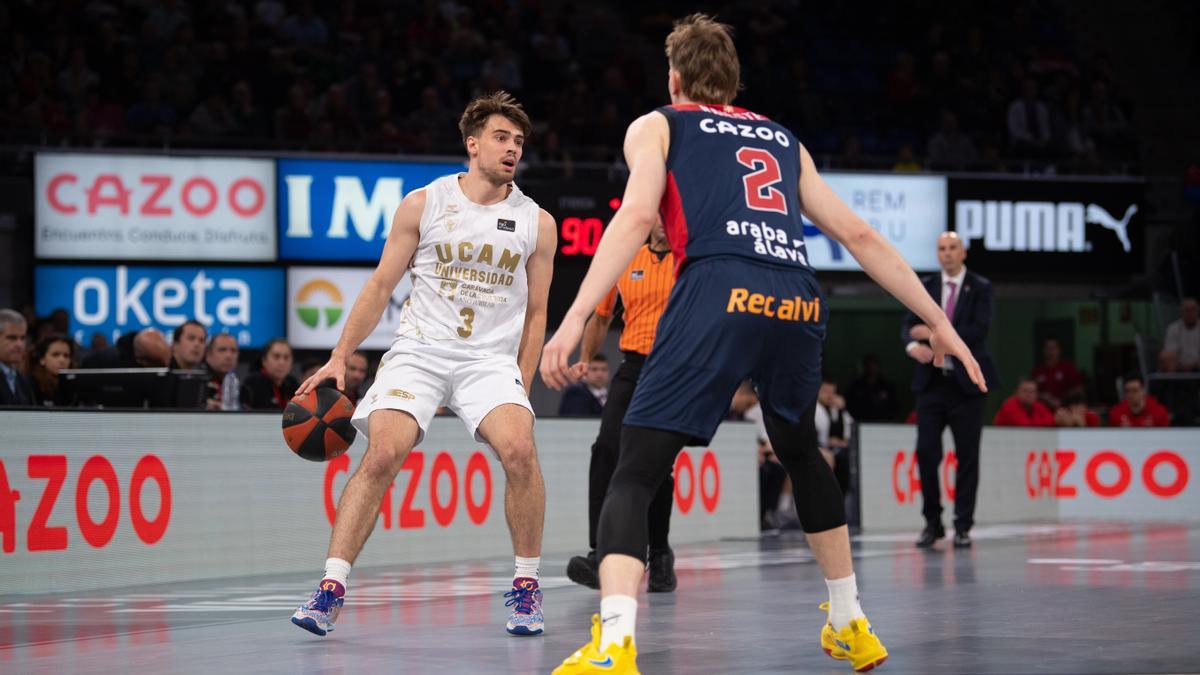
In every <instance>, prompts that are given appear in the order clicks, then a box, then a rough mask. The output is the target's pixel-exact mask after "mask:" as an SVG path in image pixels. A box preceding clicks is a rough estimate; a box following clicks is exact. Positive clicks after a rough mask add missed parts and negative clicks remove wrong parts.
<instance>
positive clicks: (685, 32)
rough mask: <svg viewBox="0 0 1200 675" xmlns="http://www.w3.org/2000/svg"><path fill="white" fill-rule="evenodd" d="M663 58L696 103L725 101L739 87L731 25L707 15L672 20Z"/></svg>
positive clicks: (694, 15)
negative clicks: (673, 25)
mask: <svg viewBox="0 0 1200 675" xmlns="http://www.w3.org/2000/svg"><path fill="white" fill-rule="evenodd" d="M667 60H668V61H669V62H670V64H671V69H672V70H674V71H676V72H678V73H679V80H680V82H679V83H680V86H681V87H682V88H683V93H684V95H686V96H687V97H688V98H690V99H691V100H693V101H695V102H696V103H722V104H723V103H729V102H731V101H733V99H734V97H735V96H737V93H738V90H739V89H740V88H741V82H740V71H741V65H740V63H739V62H738V55H737V49H736V48H735V47H734V46H733V28H732V27H731V26H729V25H728V24H723V23H720V22H718V21H716V20H714V19H713V18H712V17H710V16H708V15H707V14H692V15H689V16H685V17H684V18H682V19H679V20H678V21H676V22H675V29H674V30H672V31H671V34H670V35H668V36H667Z"/></svg>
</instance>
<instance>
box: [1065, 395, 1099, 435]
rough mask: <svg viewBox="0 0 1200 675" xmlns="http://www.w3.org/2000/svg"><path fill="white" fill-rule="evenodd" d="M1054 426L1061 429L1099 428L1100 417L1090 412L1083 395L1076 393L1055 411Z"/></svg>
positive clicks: (1068, 397)
mask: <svg viewBox="0 0 1200 675" xmlns="http://www.w3.org/2000/svg"><path fill="white" fill-rule="evenodd" d="M1054 425H1055V426H1059V427H1098V426H1100V416H1099V415H1097V414H1096V413H1094V412H1092V411H1091V410H1088V407H1087V399H1085V398H1084V397H1083V394H1080V393H1074V394H1071V395H1069V396H1067V397H1066V398H1065V399H1063V404H1062V407H1061V408H1059V409H1058V410H1055V411H1054Z"/></svg>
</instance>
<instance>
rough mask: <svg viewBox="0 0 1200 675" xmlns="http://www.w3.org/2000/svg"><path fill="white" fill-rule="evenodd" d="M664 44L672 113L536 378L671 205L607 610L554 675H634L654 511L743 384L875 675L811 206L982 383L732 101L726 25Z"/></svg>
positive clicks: (617, 516) (651, 125)
mask: <svg viewBox="0 0 1200 675" xmlns="http://www.w3.org/2000/svg"><path fill="white" fill-rule="evenodd" d="M666 52H667V59H668V62H669V65H670V71H669V76H668V86H669V90H670V94H671V103H672V105H670V106H667V107H664V108H660V109H658V110H655V111H653V112H651V113H649V114H647V115H644V116H642V117H640V118H639V119H637V120H635V121H634V122H633V124H631V125H630V126H629V130H628V132H627V134H626V137H625V159H626V162H627V163H628V165H629V170H630V175H629V181H628V183H627V184H626V188H625V198H624V201H623V202H622V203H621V207H620V209H618V210H617V213H616V215H615V216H614V217H613V220H612V223H611V224H610V225H609V227H608V229H607V230H606V231H605V233H604V237H603V239H602V240H601V242H600V247H599V249H598V250H597V252H596V256H595V258H594V259H593V261H592V265H591V268H590V269H589V270H588V274H587V277H586V278H585V279H584V281H583V284H582V285H581V286H580V289H579V294H578V296H577V297H576V299H575V302H574V304H573V305H572V306H571V309H570V310H569V311H568V313H567V315H566V317H565V318H564V320H563V322H562V324H561V325H560V326H559V329H558V331H557V332H556V334H555V335H554V338H553V339H552V340H550V342H549V343H547V345H546V348H545V350H544V351H543V354H542V362H541V374H542V378H543V380H545V382H546V383H547V384H548V385H550V386H551V387H555V388H560V387H562V386H564V385H565V384H567V383H568V382H569V381H570V380H571V378H572V373H571V371H570V364H571V360H570V356H571V354H572V353H573V352H574V350H575V348H576V347H577V346H578V345H579V341H580V336H581V334H582V331H583V325H584V322H585V320H586V319H587V317H588V314H589V313H590V312H591V309H592V308H593V307H595V306H596V303H597V302H598V301H599V300H600V298H601V297H602V296H603V295H604V293H605V292H607V291H608V289H610V288H612V286H613V284H614V283H615V282H616V281H617V278H618V276H619V275H620V274H621V272H622V270H624V269H625V267H626V265H628V264H629V261H630V260H631V259H632V258H633V256H634V253H635V252H636V251H637V249H638V247H639V246H641V244H642V242H643V241H645V239H646V235H647V233H649V231H650V228H651V227H652V226H653V225H654V220H655V216H656V214H657V213H658V212H661V215H662V217H663V220H664V222H665V223H666V226H667V237H668V239H669V241H670V244H671V248H672V250H673V253H674V256H675V261H676V265H677V270H678V271H677V281H676V286H675V291H674V293H673V294H672V295H671V299H670V302H669V304H668V305H667V309H666V312H665V313H664V314H663V317H662V320H661V322H660V323H659V327H658V337H657V339H656V341H655V343H654V349H653V350H652V351H651V353H650V357H649V359H648V360H647V362H646V366H645V370H643V371H642V375H641V379H640V380H639V381H638V386H637V389H636V391H635V393H634V397H633V401H632V403H631V404H630V407H629V412H628V413H627V414H626V416H625V425H624V428H623V430H622V436H621V454H620V461H619V463H618V466H617V469H616V472H615V473H614V474H613V477H612V483H611V486H610V488H609V491H608V495H607V498H606V499H605V502H604V508H603V510H602V513H601V516H600V528H599V532H598V536H597V558H598V559H599V560H600V594H601V601H600V615H598V616H594V617H593V619H592V641H591V642H590V643H588V644H586V645H584V646H583V647H582V648H580V649H579V650H578V651H577V652H575V653H574V654H572V655H571V656H570V657H568V658H567V659H566V660H565V661H564V662H563V664H562V665H561V666H560V667H559V668H558V669H557V670H555V671H554V672H555V673H556V674H557V675H576V674H581V673H636V672H637V664H636V659H637V650H636V648H635V642H634V635H633V633H634V624H635V619H636V613H637V599H636V598H635V596H636V595H637V590H638V582H639V580H640V579H641V576H642V571H643V569H644V568H645V555H646V539H647V533H646V507H647V504H648V503H649V501H650V499H651V498H652V496H653V494H654V492H655V490H656V489H657V487H658V485H659V483H661V482H662V480H663V479H664V478H665V477H666V476H667V474H668V473H669V472H670V470H671V466H672V464H673V463H674V460H675V456H676V454H678V452H679V451H680V449H682V448H683V446H685V445H697V444H706V443H707V442H708V440H709V439H710V438H711V437H712V435H713V432H714V431H715V430H716V428H717V425H718V424H719V423H720V421H721V418H722V416H723V415H724V412H725V409H726V407H727V406H728V403H729V400H730V398H731V396H732V395H733V392H734V390H735V389H737V386H738V383H739V382H741V381H742V380H743V379H744V378H746V377H750V378H751V379H752V380H753V381H754V383H755V386H756V388H757V389H758V394H759V399H760V401H761V403H762V407H763V411H764V417H765V420H764V421H765V423H766V427H767V434H768V436H769V437H770V439H771V443H772V445H773V446H774V448H775V453H776V455H778V456H779V458H780V460H781V461H782V463H783V464H784V466H785V467H786V468H787V470H788V473H789V474H790V475H791V478H792V484H793V489H794V492H795V499H796V508H797V511H798V513H799V516H800V521H801V525H802V526H803V528H804V531H805V533H806V535H807V537H808V541H809V545H810V546H811V548H812V550H813V554H814V555H815V556H816V558H817V561H818V562H819V563H820V565H821V569H822V571H823V572H824V574H825V578H826V583H827V585H828V587H829V608H828V615H827V622H826V624H825V626H824V627H823V628H822V631H821V644H822V648H823V649H824V650H825V651H826V652H827V653H828V654H829V655H830V656H832V657H833V658H835V659H841V660H848V661H850V663H851V665H852V666H853V667H854V668H855V670H859V671H864V670H869V669H871V668H874V667H875V666H877V665H879V664H880V663H882V662H883V660H884V659H885V658H887V650H886V649H885V648H884V647H883V644H882V643H881V642H880V641H879V639H878V637H877V636H876V635H875V634H874V631H873V630H872V629H871V626H870V623H869V622H868V621H867V619H866V617H865V616H864V615H863V612H862V609H861V607H860V606H859V602H858V590H857V584H856V580H855V578H854V568H853V565H852V563H851V559H850V541H849V536H848V534H847V530H846V519H845V513H844V511H843V506H842V495H841V493H840V491H839V489H838V486H837V482H836V480H835V479H834V476H833V473H832V471H831V470H830V469H829V465H828V464H826V463H825V461H824V460H823V459H822V457H821V454H820V452H819V451H818V449H817V446H816V443H815V430H814V428H813V411H814V408H813V405H814V402H815V399H816V393H817V389H818V387H819V386H820V380H821V377H820V373H821V342H822V340H823V339H824V336H825V322H826V318H827V315H828V313H829V312H828V308H827V306H826V305H825V303H824V301H823V299H822V298H821V292H820V289H819V288H818V286H817V282H816V280H815V279H814V277H813V271H812V268H811V267H809V265H808V260H807V258H806V256H805V248H804V237H803V227H802V224H801V212H803V213H804V214H805V215H807V216H808V217H809V218H810V219H811V220H812V221H813V222H814V223H816V224H817V226H818V227H819V228H821V230H822V231H823V232H824V233H825V234H826V235H827V236H829V237H830V238H831V239H833V240H835V241H837V242H839V243H841V244H842V245H843V246H845V247H846V248H847V249H848V250H849V251H850V252H851V254H853V255H854V257H855V259H856V260H858V262H859V263H860V264H861V265H862V267H863V269H864V270H866V271H867V273H868V274H869V275H871V277H872V278H874V279H875V280H876V281H877V282H878V283H879V284H880V285H882V286H883V287H884V288H886V289H887V290H888V291H889V292H891V293H892V294H893V295H894V296H896V298H898V299H899V300H900V301H901V302H903V303H904V304H905V305H907V306H908V308H909V309H911V310H912V311H913V312H914V313H915V314H916V315H917V316H918V317H920V318H921V320H922V321H923V322H924V323H925V325H927V326H929V327H930V328H931V338H930V345H931V347H932V348H933V350H934V352H935V357H934V359H935V361H936V362H937V363H941V362H942V361H943V360H944V358H945V357H946V355H947V354H950V355H953V356H954V357H956V358H957V359H959V361H960V362H961V364H962V365H963V367H964V368H965V369H966V371H967V372H968V373H969V375H970V378H971V380H972V381H973V382H975V383H976V385H977V386H979V387H980V389H983V388H984V387H985V385H984V382H983V378H982V376H981V374H980V371H979V366H978V364H977V363H976V362H975V359H973V358H972V357H971V353H970V351H969V350H968V349H967V348H966V346H965V345H964V344H963V342H962V340H961V339H960V338H959V337H958V334H957V333H955V331H954V328H953V327H952V326H951V325H950V322H949V321H947V319H946V315H945V314H944V313H943V312H942V310H941V308H940V307H939V306H938V304H937V303H935V302H934V301H933V299H932V298H931V297H930V296H929V293H928V292H926V291H925V289H924V287H923V286H922V285H921V282H920V281H919V280H918V279H917V276H916V275H915V274H914V273H913V271H912V269H911V268H910V267H909V266H908V265H907V264H906V263H905V262H904V259H903V258H901V257H900V255H899V253H897V252H896V250H895V249H894V248H893V247H892V246H891V245H890V244H888V243H887V241H886V240H885V239H884V238H883V237H881V236H880V235H879V234H878V233H877V232H876V231H875V230H874V229H872V228H871V226H870V225H868V224H867V223H865V222H864V221H863V220H862V219H860V218H859V217H858V216H856V215H855V214H854V212H853V211H851V210H850V208H849V207H847V206H846V205H845V204H844V203H843V202H842V201H841V200H840V199H838V197H837V196H836V195H835V194H834V193H833V191H832V190H830V188H829V187H828V186H827V185H826V184H825V182H824V181H823V180H822V179H821V177H820V176H819V175H818V174H817V170H816V167H815V166H814V164H813V160H812V157H811V156H810V155H809V154H808V152H807V151H806V150H805V149H804V148H803V147H802V146H801V145H800V143H799V142H798V141H797V140H796V137H795V136H793V135H792V133H791V132H789V131H788V130H787V129H785V128H784V127H783V126H781V125H779V124H776V123H774V122H772V121H770V120H769V119H767V118H765V117H763V116H761V115H757V114H755V113H752V112H750V111H747V110H742V109H739V108H735V107H733V106H731V105H729V103H730V102H731V101H732V100H733V98H734V96H735V95H736V93H737V90H738V72H739V64H738V58H737V52H736V50H735V49H734V46H733V41H732V39H731V38H730V31H729V27H728V26H725V25H723V24H720V23H717V22H715V21H713V20H712V19H710V18H709V17H706V16H703V15H699V14H696V15H692V16H690V17H687V18H685V19H683V20H681V21H679V22H677V23H676V24H675V29H674V30H673V31H672V32H671V34H670V35H669V36H668V37H667V40H666Z"/></svg>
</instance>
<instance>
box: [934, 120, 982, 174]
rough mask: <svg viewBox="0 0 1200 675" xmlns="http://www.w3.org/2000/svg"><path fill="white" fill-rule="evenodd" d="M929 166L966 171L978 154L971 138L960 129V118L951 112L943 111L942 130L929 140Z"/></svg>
mask: <svg viewBox="0 0 1200 675" xmlns="http://www.w3.org/2000/svg"><path fill="white" fill-rule="evenodd" d="M927 152H928V154H929V164H930V166H932V167H933V168H935V169H943V170H944V169H965V168H967V167H968V166H970V164H971V163H972V162H974V161H975V159H976V157H977V156H978V153H976V152H975V144H974V143H972V142H971V138H970V137H969V136H967V135H966V134H964V133H963V132H962V130H961V129H959V127H958V117H957V116H956V115H955V114H954V113H952V112H950V111H949V110H943V111H942V123H941V130H940V131H938V132H937V133H936V134H934V135H933V137H932V138H930V139H929V146H928V148H927Z"/></svg>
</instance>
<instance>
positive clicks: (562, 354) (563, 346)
mask: <svg viewBox="0 0 1200 675" xmlns="http://www.w3.org/2000/svg"><path fill="white" fill-rule="evenodd" d="M582 338H583V321H582V320H580V319H578V318H572V317H571V315H570V314H569V313H568V314H567V316H566V317H565V318H564V319H563V321H562V323H561V324H559V326H558V330H557V331H555V332H554V337H552V338H550V341H549V342H547V343H546V346H545V347H544V348H543V349H542V363H541V366H540V367H539V371H540V372H541V374H542V382H545V383H546V386H547V387H550V388H551V389H562V388H563V387H565V386H567V385H568V384H571V383H573V382H575V381H576V380H578V379H579V376H578V375H576V374H575V372H574V369H573V368H571V354H574V353H575V348H576V347H578V346H579V341H580V340H581V339H582Z"/></svg>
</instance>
